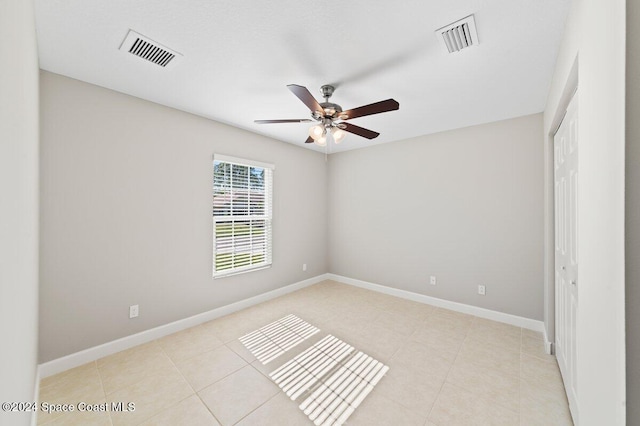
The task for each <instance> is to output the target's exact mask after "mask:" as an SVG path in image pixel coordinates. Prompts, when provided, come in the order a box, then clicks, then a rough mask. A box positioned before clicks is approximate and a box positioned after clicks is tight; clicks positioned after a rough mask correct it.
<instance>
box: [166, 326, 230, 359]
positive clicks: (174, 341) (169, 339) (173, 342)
mask: <svg viewBox="0 0 640 426" xmlns="http://www.w3.org/2000/svg"><path fill="white" fill-rule="evenodd" d="M158 344H159V345H160V346H161V347H162V350H163V351H164V352H165V353H166V354H167V355H169V358H171V359H172V360H173V361H184V360H186V359H189V358H191V357H193V356H196V355H199V354H201V353H204V352H208V351H210V350H212V349H215V348H217V347H220V346H222V344H223V343H222V341H221V340H220V339H218V338H217V337H216V336H215V334H214V333H213V332H211V331H210V330H207V329H206V328H204V327H202V326H196V327H191V328H189V329H186V330H183V331H180V332H178V333H174V334H171V335H169V336H166V337H163V338H162V339H158Z"/></svg>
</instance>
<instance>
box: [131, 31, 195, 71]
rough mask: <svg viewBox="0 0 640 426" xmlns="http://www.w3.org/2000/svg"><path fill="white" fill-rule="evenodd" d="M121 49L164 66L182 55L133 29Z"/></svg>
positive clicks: (169, 64) (166, 66)
mask: <svg viewBox="0 0 640 426" xmlns="http://www.w3.org/2000/svg"><path fill="white" fill-rule="evenodd" d="M120 50H122V51H124V52H129V53H131V54H132V55H135V56H137V57H139V58H142V59H144V60H145V61H149V62H153V63H154V64H156V65H160V66H161V67H163V68H169V67H170V66H172V65H174V64H175V63H176V61H177V60H178V59H179V58H180V57H182V55H181V54H179V53H178V52H176V51H175V50H171V49H169V48H168V47H165V46H163V45H161V44H160V43H157V42H155V41H153V40H151V39H150V38H148V37H145V36H143V35H142V34H138V33H137V32H135V31H133V30H129V33H128V34H127V37H126V38H125V39H124V41H123V42H122V45H121V46H120Z"/></svg>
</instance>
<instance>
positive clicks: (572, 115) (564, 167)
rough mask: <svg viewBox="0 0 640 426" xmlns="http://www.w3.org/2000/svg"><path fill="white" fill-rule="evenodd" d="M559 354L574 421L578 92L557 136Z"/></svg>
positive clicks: (557, 316) (570, 104)
mask: <svg viewBox="0 0 640 426" xmlns="http://www.w3.org/2000/svg"><path fill="white" fill-rule="evenodd" d="M553 145H554V184H555V263H556V270H555V287H556V357H557V358H558V365H559V366H560V371H561V373H562V379H563V380H564V384H565V389H566V391H567V398H568V399H569V407H570V409H571V415H572V416H573V419H574V422H576V423H577V421H578V407H577V398H576V389H577V386H576V359H577V353H576V319H577V313H578V288H579V283H578V94H577V93H576V94H575V95H574V96H573V99H572V100H571V102H570V103H569V106H568V107H567V113H566V115H565V117H564V119H563V120H562V123H561V124H560V127H559V128H558V131H557V132H556V134H555V136H554V138H553Z"/></svg>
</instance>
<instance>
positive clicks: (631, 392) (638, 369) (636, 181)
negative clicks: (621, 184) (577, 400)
mask: <svg viewBox="0 0 640 426" xmlns="http://www.w3.org/2000/svg"><path fill="white" fill-rule="evenodd" d="M638 22H640V4H639V3H638V2H637V0H628V1H627V77H626V80H627V87H626V95H627V100H626V103H627V105H626V107H627V111H626V123H627V132H626V142H627V145H626V192H625V195H626V200H625V202H626V208H625V211H626V223H625V227H626V247H625V249H626V254H625V257H626V277H625V278H626V314H627V319H626V325H627V424H629V425H637V424H640V404H638V401H640V261H638V260H639V259H640V121H639V120H638V117H640V30H639V29H638Z"/></svg>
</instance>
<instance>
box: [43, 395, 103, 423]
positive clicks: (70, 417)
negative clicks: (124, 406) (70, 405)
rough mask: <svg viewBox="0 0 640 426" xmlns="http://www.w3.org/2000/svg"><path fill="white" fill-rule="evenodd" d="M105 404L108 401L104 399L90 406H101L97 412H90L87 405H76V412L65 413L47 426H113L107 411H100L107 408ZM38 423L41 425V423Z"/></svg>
mask: <svg viewBox="0 0 640 426" xmlns="http://www.w3.org/2000/svg"><path fill="white" fill-rule="evenodd" d="M79 402H80V401H79ZM105 403H106V400H104V399H102V400H99V401H96V402H95V403H91V404H88V405H89V406H91V407H94V404H95V405H99V407H98V409H97V410H90V409H89V410H88V409H87V406H86V405H78V404H77V403H76V404H75V411H73V412H69V413H63V414H62V415H60V416H57V417H55V418H53V419H51V421H47V422H46V423H45V424H46V425H47V426H62V425H64V426H111V417H109V412H108V411H107V409H106V408H105V409H104V410H102V411H100V409H101V407H105ZM38 423H39V424H40V421H38Z"/></svg>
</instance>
